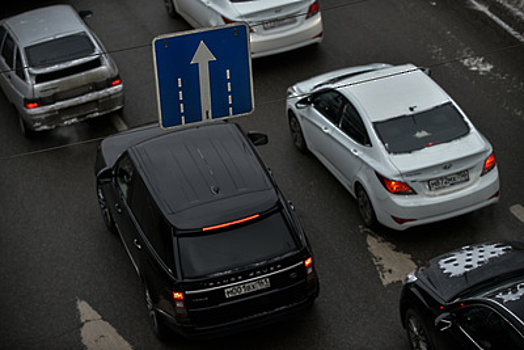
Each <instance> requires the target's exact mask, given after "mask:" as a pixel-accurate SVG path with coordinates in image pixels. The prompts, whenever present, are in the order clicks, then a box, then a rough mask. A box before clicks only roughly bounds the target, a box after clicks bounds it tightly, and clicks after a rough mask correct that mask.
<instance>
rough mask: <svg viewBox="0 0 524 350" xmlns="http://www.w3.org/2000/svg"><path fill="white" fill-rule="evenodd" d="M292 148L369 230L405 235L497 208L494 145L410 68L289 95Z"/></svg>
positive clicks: (354, 71) (347, 75) (317, 83)
mask: <svg viewBox="0 0 524 350" xmlns="http://www.w3.org/2000/svg"><path fill="white" fill-rule="evenodd" d="M286 109H287V115H288V121H289V126H290V131H291V135H292V138H293V142H294V144H295V146H296V147H297V148H298V149H299V150H301V151H303V152H306V151H308V150H309V151H311V153H313V154H314V155H315V156H316V157H317V158H318V159H319V160H320V161H321V162H322V163H323V164H324V165H325V166H326V167H327V168H328V169H329V171H330V172H331V173H332V174H333V175H334V176H335V177H336V178H337V179H338V180H339V181H340V182H341V183H342V185H344V187H345V188H346V189H347V190H348V191H349V192H350V193H351V194H352V195H353V196H354V197H356V199H357V202H358V208H359V211H360V214H361V216H362V219H363V221H364V223H365V224H366V225H368V226H370V227H373V226H375V224H376V223H377V222H379V223H381V224H382V225H384V226H387V227H390V228H393V229H396V230H404V229H407V228H409V227H412V226H416V225H422V224H427V223H431V222H435V221H439V220H444V219H448V218H452V217H455V216H458V215H462V214H465V213H468V212H471V211H474V210H477V209H480V208H482V207H485V206H487V205H490V204H493V203H496V202H497V201H498V200H499V174H498V168H497V163H496V160H495V155H494V153H493V147H492V146H491V144H490V143H489V141H488V140H487V139H486V138H485V137H484V136H483V135H482V134H481V133H480V132H479V131H478V130H477V129H476V128H475V127H474V126H473V124H472V123H471V121H470V120H469V119H468V118H467V117H466V115H465V114H464V112H463V111H462V110H461V109H460V107H459V106H458V105H457V104H456V103H455V102H454V101H453V100H452V99H451V97H450V96H449V95H448V94H447V93H446V92H445V91H444V90H443V89H442V88H441V87H440V86H439V85H437V83H435V82H434V81H433V80H432V79H431V78H430V77H429V71H428V70H424V69H420V68H418V67H416V66H414V65H412V64H406V65H400V66H391V65H388V64H370V65H366V66H360V67H353V68H347V69H341V70H337V71H334V72H330V73H326V74H323V75H320V76H317V77H313V78H310V79H308V80H306V81H303V82H300V83H297V84H295V85H293V86H292V87H290V88H289V89H288V91H287V103H286Z"/></svg>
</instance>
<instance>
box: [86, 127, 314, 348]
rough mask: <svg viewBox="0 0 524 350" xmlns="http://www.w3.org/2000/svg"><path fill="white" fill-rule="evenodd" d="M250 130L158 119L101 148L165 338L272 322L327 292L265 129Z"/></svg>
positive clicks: (113, 208) (119, 226)
mask: <svg viewBox="0 0 524 350" xmlns="http://www.w3.org/2000/svg"><path fill="white" fill-rule="evenodd" d="M248 137H249V140H250V141H248V139H246V137H245V136H244V133H243V132H242V131H241V129H240V127H239V126H237V125H236V124H234V123H228V122H219V123H207V124H200V125H198V126H190V127H185V128H181V129H177V130H175V131H166V130H162V129H160V128H159V127H158V126H157V125H154V126H146V127H141V128H138V129H135V130H131V131H128V132H124V133H121V134H117V135H114V136H112V137H109V138H107V139H105V140H103V141H102V142H101V143H100V145H99V147H98V153H97V159H96V165H95V173H96V177H97V192H98V193H97V194H98V200H99V204H100V208H101V210H102V213H103V217H104V220H105V222H106V224H107V225H108V227H109V228H110V229H111V230H114V231H116V232H118V234H119V235H120V237H121V239H122V241H123V243H124V246H125V248H126V250H127V252H128V254H129V256H130V258H131V261H132V263H133V265H134V267H135V268H136V270H137V272H138V274H139V276H140V278H141V279H142V281H143V284H144V290H145V299H146V304H147V307H148V310H149V314H150V316H151V320H152V323H153V328H154V330H155V332H156V333H157V335H158V336H160V337H161V338H165V337H166V336H167V335H169V333H170V330H175V331H177V332H178V333H181V334H183V335H187V336H190V335H199V336H204V335H213V334H214V335H216V334H217V333H220V334H223V333H224V332H227V331H235V330H239V329H243V328H246V327H249V326H255V325H261V324H265V323H269V322H273V321H275V320H277V319H280V318H281V316H287V315H289V314H291V313H293V312H295V311H298V310H300V309H303V308H305V307H307V306H308V305H310V304H311V303H312V302H313V301H314V299H315V298H316V297H317V295H318V290H319V286H318V279H317V275H316V272H315V269H314V267H313V258H312V251H311V248H310V246H309V243H308V241H307V238H306V236H305V234H304V232H303V230H302V228H301V227H300V224H299V222H298V221H297V219H296V217H295V215H294V214H293V211H292V206H291V205H290V204H289V203H288V202H287V201H286V199H285V198H284V196H283V194H282V192H281V191H280V190H279V189H278V187H277V185H276V184H275V182H274V181H273V179H272V177H271V174H270V173H269V172H268V171H267V169H266V168H265V166H264V165H263V163H262V161H261V159H260V157H259V156H258V154H257V152H256V151H255V149H254V147H253V146H252V143H253V144H255V145H257V144H265V143H267V136H266V135H264V134H261V133H248Z"/></svg>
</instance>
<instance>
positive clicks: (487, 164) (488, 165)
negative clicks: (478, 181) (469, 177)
mask: <svg viewBox="0 0 524 350" xmlns="http://www.w3.org/2000/svg"><path fill="white" fill-rule="evenodd" d="M496 165H497V160H496V159H495V153H494V152H492V153H491V154H490V155H489V157H488V158H487V159H486V160H485V161H484V168H483V169H482V173H480V176H484V175H486V174H487V173H489V172H490V171H491V170H493V169H494V168H495V166H496Z"/></svg>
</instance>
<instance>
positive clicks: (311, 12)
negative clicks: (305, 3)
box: [306, 1, 320, 19]
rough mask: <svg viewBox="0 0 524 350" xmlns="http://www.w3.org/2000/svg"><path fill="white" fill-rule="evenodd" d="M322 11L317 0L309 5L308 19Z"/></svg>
mask: <svg viewBox="0 0 524 350" xmlns="http://www.w3.org/2000/svg"><path fill="white" fill-rule="evenodd" d="M319 11H320V6H318V1H315V2H314V3H312V4H311V5H310V6H309V9H308V11H307V15H306V19H308V18H310V17H313V16H314V15H316V14H317V13H318V12H319Z"/></svg>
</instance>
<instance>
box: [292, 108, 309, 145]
mask: <svg viewBox="0 0 524 350" xmlns="http://www.w3.org/2000/svg"><path fill="white" fill-rule="evenodd" d="M289 131H290V132H291V138H292V139H293V144H294V145H295V147H296V148H297V149H298V150H299V151H300V152H302V153H307V151H308V149H307V145H306V140H305V139H304V134H303V133H302V128H301V127H300V123H299V122H298V119H297V117H296V116H295V115H294V114H293V113H290V115H289Z"/></svg>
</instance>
